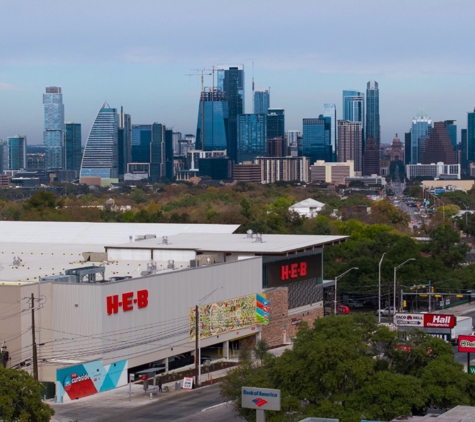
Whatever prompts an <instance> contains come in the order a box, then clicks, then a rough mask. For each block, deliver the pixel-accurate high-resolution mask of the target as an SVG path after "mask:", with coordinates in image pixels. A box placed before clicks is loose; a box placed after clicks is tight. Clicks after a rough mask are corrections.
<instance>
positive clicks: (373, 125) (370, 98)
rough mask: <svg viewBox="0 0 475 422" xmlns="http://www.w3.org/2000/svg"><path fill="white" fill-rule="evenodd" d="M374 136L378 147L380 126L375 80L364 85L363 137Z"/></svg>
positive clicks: (377, 91) (377, 92)
mask: <svg viewBox="0 0 475 422" xmlns="http://www.w3.org/2000/svg"><path fill="white" fill-rule="evenodd" d="M371 136H372V137H374V139H376V143H377V145H378V147H379V145H380V144H381V127H380V119H379V88H378V83H377V82H376V81H369V82H368V84H367V85H366V125H365V138H366V139H368V138H369V137H371Z"/></svg>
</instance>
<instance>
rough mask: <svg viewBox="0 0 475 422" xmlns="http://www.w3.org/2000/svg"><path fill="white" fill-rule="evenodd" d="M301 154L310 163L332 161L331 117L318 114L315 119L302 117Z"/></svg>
mask: <svg viewBox="0 0 475 422" xmlns="http://www.w3.org/2000/svg"><path fill="white" fill-rule="evenodd" d="M301 151H302V155H303V156H304V157H308V158H309V161H310V163H314V162H315V161H317V160H324V161H327V162H331V161H332V156H333V154H332V145H331V118H330V117H324V116H323V115H320V116H319V117H318V118H317V119H303V137H302V149H301Z"/></svg>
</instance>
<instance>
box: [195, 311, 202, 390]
mask: <svg viewBox="0 0 475 422" xmlns="http://www.w3.org/2000/svg"><path fill="white" fill-rule="evenodd" d="M199 320H200V311H199V308H198V305H196V306H195V374H196V376H195V378H196V379H195V386H196V387H198V379H199V377H198V368H199V365H200V363H201V362H199V361H200V360H201V356H199V355H200V354H201V353H200V352H199V349H200V346H199V338H200V329H199Z"/></svg>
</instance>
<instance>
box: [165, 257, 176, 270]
mask: <svg viewBox="0 0 475 422" xmlns="http://www.w3.org/2000/svg"><path fill="white" fill-rule="evenodd" d="M167 268H168V269H169V270H174V269H175V261H174V260H173V259H169V260H168V265H167Z"/></svg>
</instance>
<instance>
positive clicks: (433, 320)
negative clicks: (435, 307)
mask: <svg viewBox="0 0 475 422" xmlns="http://www.w3.org/2000/svg"><path fill="white" fill-rule="evenodd" d="M455 324H457V319H456V318H455V315H442V314H424V328H454V327H455Z"/></svg>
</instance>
